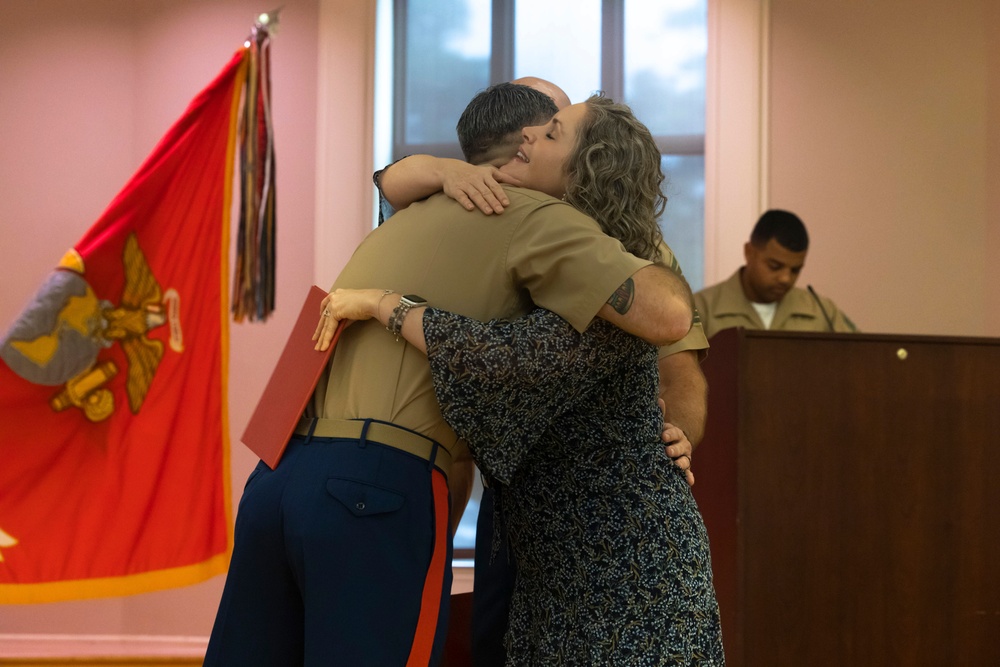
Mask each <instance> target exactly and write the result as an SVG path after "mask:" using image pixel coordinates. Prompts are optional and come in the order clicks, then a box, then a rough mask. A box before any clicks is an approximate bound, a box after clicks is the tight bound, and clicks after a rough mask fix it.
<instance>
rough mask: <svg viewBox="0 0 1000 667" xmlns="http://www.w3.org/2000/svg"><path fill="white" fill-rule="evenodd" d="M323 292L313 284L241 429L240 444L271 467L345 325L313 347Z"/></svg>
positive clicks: (293, 427) (290, 432)
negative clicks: (320, 346)
mask: <svg viewBox="0 0 1000 667" xmlns="http://www.w3.org/2000/svg"><path fill="white" fill-rule="evenodd" d="M326 294H327V293H326V290H323V289H320V288H319V287H316V286H315V285H313V286H312V287H311V288H310V289H309V294H308V295H306V302H305V303H304V304H303V305H302V310H301V311H300V312H299V318H298V319H297V320H296V321H295V326H294V327H292V333H291V335H290V336H289V337H288V342H287V343H285V349H284V350H283V351H282V353H281V356H280V357H279V358H278V364H277V366H275V367H274V371H273V372H272V373H271V379H270V380H268V382H267V386H265V387H264V393H263V394H262V395H261V397H260V400H259V401H258V402H257V408H256V409H255V410H254V411H253V415H252V416H251V417H250V421H249V422H248V423H247V428H246V430H245V431H244V432H243V438H242V440H243V444H245V445H246V446H247V447H249V448H250V449H251V451H253V453H254V454H256V455H257V456H259V457H260V459H261V461H263V462H264V463H266V464H267V465H268V466H270V468H271V469H272V470H274V469H275V468H277V467H278V461H280V460H281V455H282V454H284V453H285V447H286V446H287V445H288V439H289V438H290V437H292V432H293V431H294V430H295V425H296V424H298V423H299V419H300V418H301V417H302V412H303V410H305V408H306V404H307V403H308V402H309V397H310V396H312V393H313V390H314V389H315V388H316V383H317V382H318V381H319V376H320V373H322V372H323V369H324V368H326V364H327V362H328V361H329V360H330V353H331V352H333V348H334V346H335V345H336V344H337V340H338V339H339V338H340V332H341V331H343V329H344V326H345V325H346V324H347V320H344V321H342V322H341V323H340V326H338V327H337V331H336V332H335V333H334V335H333V340H332V341H331V342H330V347H328V348H327V349H326V351H325V352H317V351H316V350H315V349H313V348H315V347H316V343H315V342H314V341H313V339H312V336H313V333H315V331H316V324H317V323H318V322H319V316H320V305H321V303H322V301H323V297H325V296H326Z"/></svg>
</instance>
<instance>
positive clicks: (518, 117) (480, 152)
mask: <svg viewBox="0 0 1000 667" xmlns="http://www.w3.org/2000/svg"><path fill="white" fill-rule="evenodd" d="M557 110H558V109H556V103H555V102H553V101H552V98H551V97H549V96H548V95H546V94H545V93H543V92H540V91H537V90H535V89H534V88H529V87H528V86H522V85H520V84H516V83H498V84H495V85H493V86H490V87H489V88H487V89H486V90H483V91H481V92H479V93H478V94H476V96H475V97H473V98H472V101H471V102H469V105H468V106H467V107H465V111H463V112H462V115H461V117H460V118H459V119H458V125H457V127H456V128H455V129H456V130H457V131H458V143H459V144H460V145H461V147H462V153H463V154H464V155H465V159H466V160H467V161H469V162H471V163H473V164H481V163H483V162H487V161H489V160H492V159H494V158H496V157H498V155H499V154H500V153H501V151H503V150H504V149H505V148H509V147H510V146H512V145H515V146H516V145H518V144H520V138H521V129H522V128H524V127H527V126H529V125H541V124H543V123H547V122H549V120H550V119H551V118H552V116H554V115H555V114H556V111H557Z"/></svg>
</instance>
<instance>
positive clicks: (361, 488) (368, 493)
mask: <svg viewBox="0 0 1000 667" xmlns="http://www.w3.org/2000/svg"><path fill="white" fill-rule="evenodd" d="M326 491H327V493H329V494H330V495H331V496H333V497H334V498H336V499H337V500H339V501H340V502H341V503H343V505H344V507H346V508H347V509H349V510H350V511H351V512H352V513H353V514H354V515H355V516H369V515H372V514H384V513H386V512H395V511H396V510H398V509H399V508H400V507H402V506H403V500H404V496H403V494H401V493H398V492H396V491H393V490H391V489H386V488H383V487H380V486H374V485H372V484H365V483H364V482H357V481H355V480H351V479H328V480H326Z"/></svg>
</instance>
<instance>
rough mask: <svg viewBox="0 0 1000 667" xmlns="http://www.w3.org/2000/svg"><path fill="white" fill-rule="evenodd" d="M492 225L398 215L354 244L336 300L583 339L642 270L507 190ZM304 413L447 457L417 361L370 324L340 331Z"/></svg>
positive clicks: (447, 208)
mask: <svg viewBox="0 0 1000 667" xmlns="http://www.w3.org/2000/svg"><path fill="white" fill-rule="evenodd" d="M507 193H508V195H509V198H510V206H508V207H507V208H506V209H505V210H504V212H503V213H502V214H501V215H491V216H486V215H483V214H482V213H480V212H478V211H466V210H465V209H464V208H463V207H462V206H461V205H459V204H458V203H456V202H455V201H453V200H451V199H450V198H448V197H447V196H445V195H443V194H439V195H434V196H432V197H430V198H429V199H427V200H424V201H422V202H418V203H416V204H413V205H411V206H409V207H408V208H406V209H405V210H402V211H399V212H397V213H396V214H395V215H393V216H392V217H391V218H390V219H389V220H387V221H386V222H385V224H383V225H382V226H380V227H379V228H378V229H376V230H374V231H373V232H372V233H371V234H369V235H368V237H367V238H365V240H364V241H363V242H362V243H361V245H360V246H359V247H358V249H357V250H356V251H355V253H354V255H353V256H352V257H351V259H350V261H349V262H348V263H347V266H346V267H345V268H344V270H343V271H342V272H341V274H340V276H339V277H338V278H337V280H336V282H335V283H334V288H338V287H353V288H379V289H391V290H393V291H395V292H397V293H403V294H417V295H419V296H422V297H424V298H425V299H427V301H428V302H429V305H431V306H436V307H438V308H442V309H445V310H449V311H453V312H456V313H460V314H462V315H467V316H469V317H473V318H476V319H478V320H489V319H493V318H512V317H517V316H519V315H522V314H524V313H526V312H528V310H530V309H531V307H532V304H533V303H534V304H537V305H539V306H541V307H544V308H547V309H549V310H552V311H554V312H556V313H558V314H559V315H561V316H562V317H563V318H564V319H566V320H567V321H568V322H569V323H570V324H572V325H573V326H574V327H575V328H576V329H577V330H580V331H582V330H584V329H585V328H586V327H587V325H588V324H589V323H590V321H591V320H592V319H593V318H594V317H595V316H596V314H597V311H598V310H600V309H601V307H602V306H603V305H604V303H606V302H607V300H608V298H609V297H610V296H611V294H612V293H613V292H614V291H615V290H616V289H617V288H618V287H619V286H620V285H621V284H622V283H623V282H625V280H626V279H628V277H629V276H631V275H632V274H634V273H635V272H636V271H638V270H639V269H641V268H643V267H645V266H647V265H648V264H650V262H648V261H646V260H642V259H639V258H637V257H635V256H633V255H631V254H629V253H626V252H625V250H624V248H623V247H622V245H621V243H620V242H619V241H617V240H616V239H613V238H611V237H609V236H607V235H605V234H604V233H602V232H601V230H600V228H599V227H598V225H597V224H596V223H595V222H594V221H593V220H591V219H590V218H589V217H587V216H585V215H583V214H582V213H580V212H578V211H577V210H575V209H574V208H572V207H571V206H569V205H568V204H566V203H564V202H561V201H559V200H558V199H555V198H552V197H549V196H547V195H543V194H541V193H538V192H534V191H531V190H525V189H522V188H511V187H508V188H507ZM313 409H314V411H315V414H316V415H317V416H319V417H324V418H331V419H332V418H346V419H357V418H374V419H380V420H385V421H391V422H393V423H395V424H399V425H400V426H404V427H406V428H409V429H412V430H415V431H417V432H420V433H423V434H425V435H427V436H429V437H431V438H434V439H435V440H437V441H438V442H439V443H441V444H442V445H445V446H446V447H449V448H451V447H453V446H454V444H455V442H456V441H457V436H456V435H455V433H454V432H453V431H452V430H451V428H450V427H448V425H447V424H446V423H445V421H444V419H443V418H442V417H441V413H440V410H439V409H438V404H437V400H436V398H435V396H434V389H433V387H432V384H431V377H430V368H429V366H428V364H427V358H426V357H425V356H424V355H423V354H422V353H421V352H419V351H418V350H417V349H416V348H414V347H412V346H410V345H408V344H406V343H405V341H403V340H402V339H400V340H399V341H398V342H397V341H396V340H395V338H394V337H393V336H392V335H391V334H390V333H389V332H387V331H386V329H385V327H384V326H382V325H381V324H380V323H379V322H378V321H376V320H369V321H367V322H360V323H357V324H354V325H352V326H350V327H349V328H348V329H346V330H345V331H344V333H343V335H342V337H341V340H340V342H339V343H338V345H337V348H336V350H335V352H334V356H333V360H332V362H331V368H330V372H329V374H328V375H327V374H324V377H322V378H321V379H320V383H319V386H317V388H316V393H315V397H314V406H313Z"/></svg>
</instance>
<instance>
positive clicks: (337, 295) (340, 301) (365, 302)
mask: <svg viewBox="0 0 1000 667" xmlns="http://www.w3.org/2000/svg"><path fill="white" fill-rule="evenodd" d="M385 294H386V291H385V290H381V289H336V290H334V291H332V292H330V293H329V294H327V295H326V296H325V297H324V298H323V301H322V302H321V303H320V315H319V324H317V325H316V331H315V333H313V336H312V339H313V340H314V341H316V347H315V349H317V350H319V351H320V352H323V351H326V349H327V348H328V347H330V341H332V340H333V334H334V332H335V331H336V330H337V325H338V324H339V323H340V321H341V320H349V321H350V322H355V321H358V320H368V319H371V318H372V317H378V310H377V309H378V305H379V301H381V299H382V297H384V296H385ZM350 322H349V323H350ZM349 323H348V324H349Z"/></svg>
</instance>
